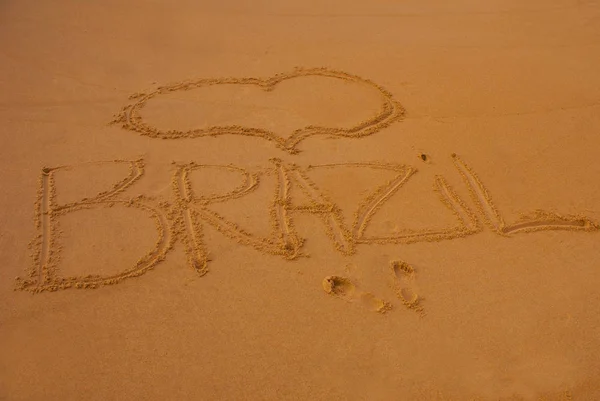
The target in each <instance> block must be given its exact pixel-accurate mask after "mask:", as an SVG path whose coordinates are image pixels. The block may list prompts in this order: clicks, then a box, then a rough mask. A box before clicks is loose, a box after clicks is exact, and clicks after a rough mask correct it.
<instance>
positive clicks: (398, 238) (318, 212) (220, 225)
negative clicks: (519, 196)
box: [17, 155, 600, 303]
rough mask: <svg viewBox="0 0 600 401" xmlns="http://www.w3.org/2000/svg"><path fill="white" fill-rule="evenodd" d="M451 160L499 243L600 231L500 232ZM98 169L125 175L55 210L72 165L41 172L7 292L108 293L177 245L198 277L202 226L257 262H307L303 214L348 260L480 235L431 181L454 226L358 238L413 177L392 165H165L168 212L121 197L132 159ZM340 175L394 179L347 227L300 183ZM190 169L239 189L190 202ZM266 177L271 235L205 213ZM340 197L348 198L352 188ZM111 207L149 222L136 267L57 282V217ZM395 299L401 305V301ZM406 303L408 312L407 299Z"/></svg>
mask: <svg viewBox="0 0 600 401" xmlns="http://www.w3.org/2000/svg"><path fill="white" fill-rule="evenodd" d="M452 158H453V162H454V164H455V167H456V168H457V170H458V172H459V173H460V175H461V177H462V178H463V181H464V183H465V184H466V186H467V188H468V190H469V192H470V194H471V198H472V201H473V202H474V203H475V205H476V206H477V209H476V210H477V211H478V212H479V214H481V216H482V217H483V219H484V221H485V222H486V223H487V225H488V226H490V227H491V228H492V229H493V230H494V231H495V232H496V233H498V234H500V235H503V236H510V235H511V234H515V233H525V232H533V231H539V230H570V231H584V232H592V231H598V230H599V229H600V227H599V226H598V224H596V223H594V222H593V221H592V220H591V219H589V218H587V217H585V216H580V215H568V216H562V215H559V214H557V213H553V212H544V211H539V210H538V211H535V212H534V213H532V214H530V215H525V216H523V217H521V219H519V220H517V221H516V222H515V223H513V224H512V225H507V224H506V223H504V220H503V218H502V216H501V214H500V212H499V211H498V210H497V208H496V206H495V205H494V203H493V202H492V200H491V196H490V194H489V192H488V191H487V189H486V188H485V186H484V185H483V183H482V182H481V180H480V179H479V177H478V176H477V175H476V174H475V172H474V171H473V170H472V169H471V168H470V167H469V166H467V164H466V163H465V162H463V161H462V159H460V158H459V157H458V156H456V155H453V156H452ZM103 163H122V164H126V165H127V166H128V168H129V174H128V175H127V176H125V177H124V178H123V179H122V180H120V181H119V182H117V183H116V184H114V185H113V186H112V188H111V189H109V190H107V191H103V192H100V193H98V194H96V195H95V196H93V197H91V198H83V199H81V200H79V201H76V202H70V203H65V204H57V202H56V185H55V182H54V174H55V172H57V171H60V170H65V169H71V168H74V166H59V167H54V168H44V169H43V170H42V174H41V176H40V179H39V187H38V191H37V197H36V201H35V209H34V210H35V219H34V220H35V221H34V222H35V229H36V231H37V234H36V235H35V237H34V239H33V240H32V241H31V243H30V248H31V250H32V254H33V255H32V256H33V263H32V265H31V267H30V268H29V269H28V270H27V273H26V277H25V278H19V279H17V288H20V289H26V290H30V291H34V292H37V291H44V290H58V289H63V288H71V287H75V288H95V287H97V286H99V285H104V284H114V283H117V282H119V281H121V280H123V279H125V278H128V277H134V276H139V275H141V274H143V273H144V272H146V271H148V270H149V269H151V268H153V267H154V266H156V265H157V264H158V263H159V262H161V261H162V260H164V258H165V256H166V254H167V253H168V252H169V250H171V249H172V248H173V246H174V244H175V243H176V242H177V241H178V240H180V241H181V242H182V243H183V246H184V250H185V253H186V255H187V260H188V264H189V266H190V267H191V268H192V269H193V270H194V271H196V272H197V273H198V274H200V275H204V274H206V273H207V272H208V262H209V261H210V258H209V254H210V253H209V251H208V246H207V244H206V241H205V239H204V227H205V226H206V225H208V226H209V227H212V228H214V229H215V230H216V231H218V232H220V233H221V234H223V235H224V236H225V237H227V238H229V239H231V240H233V241H235V242H236V243H238V244H240V245H245V246H250V247H252V248H254V249H255V250H257V251H259V252H261V253H263V254H265V255H274V256H280V257H282V258H284V259H287V260H293V259H296V258H298V257H300V256H307V255H306V254H305V253H303V248H304V244H305V241H306V239H305V238H302V237H301V236H300V235H299V234H298V232H297V230H296V227H295V221H294V219H295V218H297V217H298V216H301V215H305V214H312V215H314V216H317V217H319V218H320V220H321V221H322V223H323V227H324V230H325V233H326V235H327V237H328V238H329V239H330V240H331V243H332V245H333V247H334V249H335V250H337V251H338V252H340V253H342V254H344V255H351V254H353V253H355V252H356V249H357V245H359V244H411V243H415V242H424V241H429V242H430V241H443V240H451V239H457V238H461V237H465V236H467V235H472V234H475V233H478V232H480V231H481V230H482V229H483V227H482V225H481V224H480V222H479V219H478V217H477V215H476V214H475V213H474V212H472V211H471V210H470V208H469V207H468V206H467V205H466V203H465V201H463V200H462V199H461V198H460V197H459V196H458V195H457V193H456V192H455V191H454V190H453V188H452V187H451V186H450V185H449V184H448V182H447V181H446V179H445V178H444V177H442V176H440V175H438V176H436V177H435V179H434V183H433V190H434V191H435V192H436V193H437V194H438V196H439V199H440V201H441V203H442V204H443V205H444V206H445V207H446V208H447V209H448V210H449V211H450V212H451V213H452V214H453V215H454V216H455V218H456V224H455V225H454V226H450V227H448V228H442V229H430V228H421V229H410V230H409V229H405V230H402V231H400V232H399V233H395V234H393V235H389V236H379V237H369V236H367V235H366V233H367V232H368V227H369V224H370V222H371V220H372V218H373V217H374V216H375V215H376V214H377V212H378V211H379V210H380V209H381V208H382V206H383V205H384V204H386V203H387V202H389V201H390V199H392V197H393V196H399V191H400V190H401V189H402V187H403V185H404V184H405V183H406V182H407V181H408V180H409V179H411V178H412V177H414V176H415V174H416V173H417V170H416V169H415V168H414V167H410V166H406V165H401V164H392V163H382V162H370V163H366V162H360V163H339V164H322V165H309V166H306V167H301V166H298V165H296V164H291V163H286V162H284V161H282V160H280V159H272V160H271V161H270V166H269V167H268V168H265V169H263V170H261V171H260V172H259V173H250V172H249V171H248V170H247V169H245V168H242V167H238V166H234V165H208V164H199V163H194V162H191V163H187V164H174V166H175V167H174V169H175V171H174V174H173V175H172V182H171V186H172V193H173V199H174V201H173V202H172V203H170V202H166V201H159V200H158V199H155V198H150V197H147V196H144V195H137V196H135V197H124V196H123V192H124V191H125V190H128V189H129V188H130V187H131V186H132V185H133V184H134V183H135V182H137V181H138V180H139V179H140V178H141V177H142V175H143V174H144V163H143V161H142V160H133V161H129V160H114V161H111V162H97V163H91V164H92V165H93V164H96V165H100V164H103ZM342 167H343V168H367V169H376V170H384V171H391V172H393V173H394V174H395V175H394V177H393V178H392V179H391V180H389V181H387V182H384V183H383V184H381V185H379V186H376V187H375V188H374V189H373V190H372V191H371V192H370V193H369V194H367V195H366V196H365V197H364V199H362V200H361V201H360V202H359V204H358V205H357V206H356V209H355V211H354V215H353V216H354V217H353V219H352V220H353V221H351V222H347V221H345V219H344V213H343V211H342V209H341V208H340V206H339V205H337V204H336V203H335V202H334V201H333V200H331V199H330V198H329V197H328V196H327V195H326V193H325V192H324V191H323V190H322V189H321V188H319V187H318V186H317V185H316V184H315V182H314V180H312V179H311V178H310V174H311V172H312V171H314V170H315V169H323V168H326V169H334V168H342ZM200 169H217V170H222V171H228V172H231V173H233V175H234V176H237V177H241V178H242V182H241V184H239V185H238V186H237V187H235V188H234V189H232V190H231V191H228V192H225V193H222V194H208V195H207V194H201V193H196V191H195V190H194V188H193V185H192V183H191V181H190V174H191V173H192V172H194V171H196V170H200ZM266 176H269V177H271V178H274V179H275V180H276V186H275V191H274V193H273V198H272V201H271V202H270V204H269V206H268V213H267V218H268V219H269V225H270V228H271V230H270V232H269V234H268V235H267V236H260V235H257V234H256V233H253V232H251V231H250V230H248V229H245V228H242V227H241V226H240V225H239V224H238V223H236V222H235V221H233V220H231V219H228V218H226V217H224V216H223V215H222V214H219V213H217V212H216V211H215V210H213V209H212V208H211V205H213V204H216V203H226V202H228V201H230V200H233V199H239V198H243V197H244V196H247V195H248V194H250V193H253V192H254V191H256V190H257V189H258V188H259V186H260V182H261V179H262V178H261V177H263V178H264V177H266ZM350 189H351V190H352V187H350ZM300 195H303V197H304V198H305V199H306V201H305V202H304V203H297V200H298V199H299V198H300ZM115 205H117V206H121V207H134V208H137V209H140V210H143V211H144V212H146V213H148V215H149V216H150V217H151V218H152V219H153V220H154V221H155V225H156V230H157V234H158V239H157V241H156V243H155V245H154V247H153V249H151V250H150V251H149V252H148V253H147V254H146V255H145V256H143V257H142V258H140V259H139V260H138V262H137V263H136V264H135V265H134V266H129V267H126V268H125V269H124V270H123V271H122V272H121V273H119V274H116V275H109V276H99V275H87V276H83V277H61V276H60V271H59V264H60V263H59V262H60V252H61V249H62V246H61V244H60V233H61V231H60V227H59V222H60V216H63V215H65V214H67V213H72V212H76V211H77V210H81V209H92V208H101V207H113V206H115ZM404 296H405V298H407V296H406V294H404ZM408 298H410V297H408ZM407 302H409V303H410V302H411V301H410V299H408V301H407Z"/></svg>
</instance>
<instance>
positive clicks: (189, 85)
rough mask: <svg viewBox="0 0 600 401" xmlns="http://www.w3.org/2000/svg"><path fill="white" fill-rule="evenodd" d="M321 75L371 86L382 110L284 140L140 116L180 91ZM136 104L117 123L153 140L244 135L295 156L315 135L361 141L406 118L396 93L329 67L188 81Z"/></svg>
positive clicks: (266, 85) (258, 131) (269, 84)
mask: <svg viewBox="0 0 600 401" xmlns="http://www.w3.org/2000/svg"><path fill="white" fill-rule="evenodd" d="M306 76H321V77H326V78H334V79H340V80H344V81H347V82H354V83H358V84H360V85H367V86H369V87H371V88H373V89H375V90H377V91H378V93H379V94H380V95H381V99H382V102H381V108H380V111H379V112H378V113H377V114H376V115H375V116H373V117H371V118H369V119H367V120H364V121H361V122H359V123H357V124H356V125H354V126H352V127H350V128H336V127H322V126H316V125H308V126H305V127H303V128H299V129H296V130H294V131H293V132H292V134H291V135H290V136H287V137H284V136H281V135H278V134H277V133H275V132H273V131H270V130H267V129H264V128H257V127H246V126H241V125H221V126H210V127H204V128H196V129H190V130H187V131H183V130H160V129H158V128H156V127H153V126H151V125H149V124H147V123H145V122H144V120H143V119H142V117H141V115H140V109H142V108H143V107H144V106H145V105H146V104H147V103H148V101H150V100H151V99H153V98H155V97H157V96H160V95H165V94H168V93H172V92H177V91H187V90H192V89H197V88H202V87H208V86H212V85H224V84H228V85H231V84H234V85H235V84H238V85H257V86H259V87H260V88H262V89H263V90H265V91H272V90H274V89H275V87H276V86H277V85H278V84H279V83H281V82H283V81H286V80H289V79H293V78H298V77H306ZM130 99H131V100H133V103H131V104H129V105H126V106H125V107H123V108H122V109H121V111H120V112H119V113H118V114H117V116H116V117H115V119H114V120H113V123H117V124H121V126H122V127H123V128H125V129H128V130H131V131H136V132H138V133H140V134H142V135H146V136H149V137H151V138H161V139H178V138H198V137H203V136H216V135H226V134H229V135H244V136H254V137H259V138H263V139H266V140H268V141H271V142H273V143H274V144H275V145H276V146H277V147H279V148H280V149H282V150H285V151H286V152H289V153H291V154H294V153H298V152H299V151H298V149H297V145H298V144H299V143H300V142H301V141H303V140H304V139H306V138H308V137H310V136H314V135H327V136H329V137H342V138H359V137H363V136H368V135H372V134H374V133H376V132H378V131H380V130H381V129H383V128H385V127H387V126H388V125H390V124H392V123H393V122H396V121H399V120H401V119H402V118H403V116H404V108H403V107H402V105H401V104H400V103H399V102H398V101H396V100H395V99H394V98H393V96H392V94H391V93H390V92H388V91H387V90H385V89H384V88H382V87H381V86H379V85H377V84H376V83H374V82H373V81H370V80H368V79H364V78H361V77H359V76H356V75H352V74H348V73H345V72H342V71H336V70H330V69H327V68H310V69H305V68H297V69H295V70H294V71H292V72H290V73H285V74H277V75H275V76H273V77H271V78H266V79H261V78H203V79H197V80H192V81H184V82H180V83H177V84H173V85H167V86H160V87H159V88H157V89H156V90H154V91H152V92H149V93H136V94H134V95H132V96H130Z"/></svg>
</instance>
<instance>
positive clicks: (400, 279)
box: [390, 260, 425, 316]
mask: <svg viewBox="0 0 600 401" xmlns="http://www.w3.org/2000/svg"><path fill="white" fill-rule="evenodd" d="M390 268H391V270H392V275H393V288H394V292H395V293H396V296H397V297H398V299H399V300H400V301H401V302H402V304H403V305H404V306H406V307H407V308H408V309H412V310H414V311H415V312H417V313H418V314H419V315H421V316H425V310H424V309H423V306H422V305H421V301H422V298H421V297H420V296H419V295H418V294H417V293H416V292H415V291H414V290H413V289H411V288H408V287H405V286H404V285H405V284H409V283H412V282H413V281H414V279H415V269H414V268H413V267H412V266H411V265H409V264H408V263H406V262H404V261H402V260H393V261H391V262H390Z"/></svg>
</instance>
